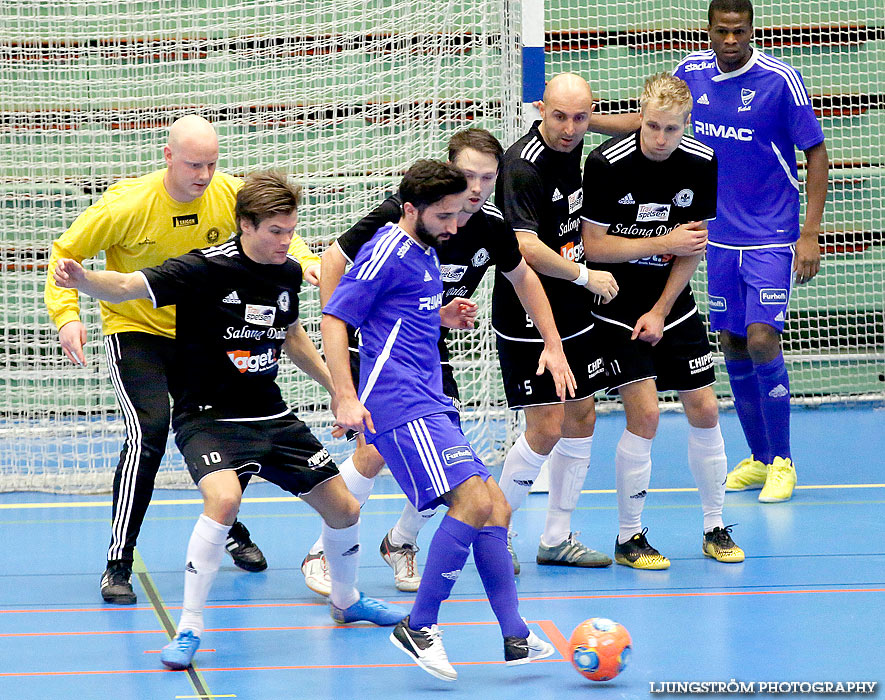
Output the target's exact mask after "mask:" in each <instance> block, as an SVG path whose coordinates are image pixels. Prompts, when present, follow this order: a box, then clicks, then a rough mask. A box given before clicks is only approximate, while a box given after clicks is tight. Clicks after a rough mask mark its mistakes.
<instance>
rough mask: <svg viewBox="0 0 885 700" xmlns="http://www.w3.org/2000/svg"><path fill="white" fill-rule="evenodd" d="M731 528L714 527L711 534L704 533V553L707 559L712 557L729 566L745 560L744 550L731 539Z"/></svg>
mask: <svg viewBox="0 0 885 700" xmlns="http://www.w3.org/2000/svg"><path fill="white" fill-rule="evenodd" d="M731 527H732V526H731V525H729V526H727V527H714V528H713V529H712V530H710V532H705V533H704V541H703V552H704V556H705V557H712V558H713V559H715V560H716V561H721V562H725V563H727V564H736V563H738V562H741V561H743V560H744V550H743V549H741V548H740V547H738V546H737V545H736V544H735V543H734V540H733V539H731Z"/></svg>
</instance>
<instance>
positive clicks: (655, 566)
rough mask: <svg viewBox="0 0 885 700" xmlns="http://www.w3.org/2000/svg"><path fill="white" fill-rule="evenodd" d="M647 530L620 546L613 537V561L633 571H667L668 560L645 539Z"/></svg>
mask: <svg viewBox="0 0 885 700" xmlns="http://www.w3.org/2000/svg"><path fill="white" fill-rule="evenodd" d="M646 532H648V528H647V527H646V528H643V529H642V532H637V533H636V534H635V535H633V537H631V538H630V539H629V540H627V541H626V542H624V544H620V543H619V542H618V538H617V537H615V561H616V562H618V564H623V565H624V566H632V567H633V568H634V569H648V570H652V571H656V570H660V569H669V568H670V560H669V559H667V557H665V556H664V555H662V554H661V553H660V552H659V551H658V550H656V549H655V548H654V547H652V546H651V545H650V544H649V543H648V540H647V539H645V533H646Z"/></svg>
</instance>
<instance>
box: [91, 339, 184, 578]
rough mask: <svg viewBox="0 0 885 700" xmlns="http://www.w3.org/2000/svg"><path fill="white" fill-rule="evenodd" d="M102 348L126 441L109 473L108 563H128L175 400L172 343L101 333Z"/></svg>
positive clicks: (164, 445) (151, 489) (131, 556)
mask: <svg viewBox="0 0 885 700" xmlns="http://www.w3.org/2000/svg"><path fill="white" fill-rule="evenodd" d="M105 351H106V352H107V361H108V370H109V372H110V375H111V382H112V383H113V385H114V393H115V394H116V395H117V401H118V402H119V405H120V410H121V412H122V415H123V419H124V421H125V423H126V442H125V443H124V445H123V450H122V451H121V452H120V462H119V464H117V471H116V473H115V474H114V500H113V506H112V508H113V510H112V524H111V544H110V547H109V548H108V561H113V560H122V561H125V562H129V563H131V562H132V558H133V550H134V549H135V541H136V539H137V538H138V533H139V531H140V530H141V524H142V522H143V521H144V516H145V513H146V512H147V507H148V505H149V504H150V502H151V495H152V494H153V491H154V479H156V476H157V470H158V469H159V468H160V462H161V461H162V460H163V455H164V454H165V452H166V439H167V437H168V435H169V421H170V417H171V416H170V402H169V397H170V395H171V396H172V397H173V399H174V398H175V396H176V393H177V391H178V387H179V386H180V383H179V381H178V380H177V378H176V374H175V373H176V368H175V362H174V355H175V341H174V340H173V339H171V338H165V337H163V336H158V335H152V334H150V333H136V332H127V333H115V334H113V335H108V336H105Z"/></svg>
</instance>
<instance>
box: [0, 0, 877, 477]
mask: <svg viewBox="0 0 885 700" xmlns="http://www.w3.org/2000/svg"><path fill="white" fill-rule="evenodd" d="M881 5H882V3H881V2H878V3H874V4H871V5H869V6H866V5H864V6H863V7H861V6H860V3H853V2H852V3H848V2H843V1H840V0H830V1H828V2H824V1H823V0H811V1H809V2H801V3H799V2H795V1H794V2H781V1H778V2H769V3H766V4H765V6H764V7H763V6H762V4H761V3H760V6H759V7H758V8H757V22H756V25H757V33H758V34H759V36H760V40H761V45H762V46H763V48H765V49H766V50H768V51H770V52H772V53H774V54H775V55H778V56H780V57H783V58H785V59H786V60H788V61H790V62H791V63H793V65H795V66H796V67H797V68H799V69H800V70H801V71H802V72H803V75H804V77H805V79H806V82H807V84H808V87H809V91H810V92H811V95H812V100H813V101H814V104H815V107H816V108H817V109H818V110H819V113H820V114H821V115H822V116H823V122H824V128H825V131H826V134H827V138H828V144H829V147H830V155H831V158H832V159H833V161H834V163H835V165H836V168H835V169H834V171H833V186H832V187H831V193H830V202H829V204H828V207H827V213H826V217H825V222H824V228H825V230H826V232H827V233H826V250H827V255H826V257H825V258H824V270H823V272H822V274H821V276H820V278H819V279H818V280H816V281H815V282H814V283H813V284H812V285H811V286H810V287H809V288H807V289H802V290H800V291H799V292H797V294H796V296H797V299H796V301H795V303H794V306H793V308H794V313H795V316H794V319H793V321H791V323H790V324H789V325H788V334H787V343H786V347H787V352H788V357H789V358H790V361H791V369H792V371H793V378H794V387H795V388H796V389H797V394H798V400H800V401H806V402H820V401H824V400H832V399H833V398H837V399H842V398H853V399H860V398H874V399H878V400H881V398H882V395H883V394H882V392H883V383H882V380H881V378H880V377H881V375H883V374H885V360H883V355H885V349H883V348H885V340H883V325H885V323H883V314H885V311H883V307H885V303H883V297H885V291H883V290H885V271H883V270H885V266H883V252H882V251H883V247H882V246H883V221H882V217H883V215H882V204H883V196H882V194H883V186H885V183H883V172H885V171H883V167H885V141H883V138H885V137H883V135H882V132H883V128H882V127H883V126H885V119H883V114H885V112H883V107H885V97H883V95H885V89H883V88H885V86H883V79H882V78H881V75H880V73H879V72H878V71H877V66H880V65H883V60H882V59H883V58H885V34H883V32H885V30H883V27H885V17H883V14H885V12H883V8H882V6H881ZM705 11H706V2H698V1H697V0H680V1H678V2H676V3H664V2H660V1H659V0H641V1H640V0H619V1H613V2H608V3H593V2H586V1H585V0H547V4H546V19H545V31H546V36H547V45H546V69H547V75H548V76H549V75H551V74H553V73H556V72H559V71H562V70H573V71H576V72H579V73H581V74H582V75H584V76H586V77H587V78H588V80H589V81H590V83H591V85H592V86H593V88H594V91H595V92H596V94H597V97H598V98H599V100H600V103H599V106H600V108H601V109H602V111H609V112H617V111H627V110H633V109H636V107H637V103H636V97H637V95H638V92H639V88H640V86H641V84H642V80H643V78H644V77H645V76H647V75H648V74H650V73H652V72H655V71H659V70H669V69H671V68H672V67H673V66H675V64H676V62H677V61H678V59H679V58H680V57H681V56H682V55H684V53H685V52H687V51H688V50H691V49H694V48H698V47H700V46H702V45H703V41H704V38H703V35H702V34H701V33H700V30H701V28H702V27H703V26H704V25H705V23H706V20H705ZM519 12H520V3H519V2H513V1H509V0H476V1H475V2H467V1H466V0H457V1H454V0H441V1H440V0H437V1H435V2H431V1H429V0H408V1H407V0H375V1H373V2H364V1H363V0H357V1H354V0H335V1H334V2H333V1H332V0H324V1H322V2H319V1H316V0H252V1H250V2H248V3H244V2H241V0H197V1H186V0H151V1H139V2H136V1H125V0H123V1H119V0H117V1H112V2H105V3H100V2H96V1H94V0H65V2H62V3H56V4H54V5H53V4H49V3H44V2H3V1H0V95H2V96H3V100H2V102H0V226H2V234H0V235H2V243H0V251H2V264H3V275H2V280H3V282H2V287H0V294H2V298H0V313H2V314H3V319H2V323H0V334H2V336H0V490H8V489H50V490H101V489H109V488H110V483H111V482H110V479H111V474H112V470H113V467H114V465H115V464H116V459H117V454H118V452H119V449H120V445H121V441H122V436H123V431H122V423H121V421H120V420H119V419H118V417H117V415H116V406H115V402H114V399H113V394H112V391H111V387H110V382H109V381H108V379H107V374H106V370H105V367H104V358H103V356H102V352H101V348H100V343H99V342H98V341H99V335H100V331H99V328H100V324H99V319H98V314H97V306H96V305H95V304H94V303H93V302H92V301H85V302H84V304H83V313H84V320H85V321H86V322H87V325H88V326H89V327H90V329H91V332H92V342H91V344H90V365H89V367H88V368H85V369H83V368H74V367H72V366H71V365H70V364H69V363H68V362H67V360H66V359H65V358H64V357H63V355H62V353H61V351H60V349H59V348H58V346H57V339H56V333H55V329H54V328H52V327H51V324H50V322H49V319H48V316H47V315H46V313H45V310H44V309H43V306H42V286H43V280H44V278H45V274H46V269H45V264H46V260H47V258H48V251H49V247H50V245H51V242H52V240H54V239H55V238H57V237H58V235H60V234H61V233H62V232H63V231H64V230H65V228H66V227H67V226H68V225H69V224H70V223H71V222H72V221H73V219H74V218H75V217H76V216H77V214H78V213H79V212H80V211H82V210H83V209H84V208H85V207H87V206H88V205H89V204H90V203H91V202H93V201H95V199H97V198H98V196H100V194H101V192H102V191H103V190H104V189H105V188H106V187H107V186H108V185H109V184H110V183H111V182H113V181H115V180H117V179H119V178H121V177H126V176H137V175H142V174H144V173H147V172H150V171H151V170H154V169H157V168H159V167H161V166H162V157H161V147H162V144H163V139H164V135H165V132H166V129H167V128H168V125H169V124H170V123H171V121H172V120H173V119H175V118H176V117H178V116H181V115H182V114H185V113H188V112H198V113H200V114H203V115H204V116H206V117H207V118H209V119H210V120H212V121H213V122H214V123H215V124H216V126H217V128H218V131H219V134H220V137H221V166H222V169H224V170H226V171H228V172H231V173H233V174H237V175H241V174H244V173H246V172H248V171H249V170H252V169H256V168H260V167H270V166H277V167H282V168H285V169H287V170H288V171H290V172H291V173H293V174H294V175H295V176H296V177H297V178H298V179H299V180H300V181H301V182H302V183H303V184H304V185H305V187H306V189H305V194H306V196H305V202H304V206H303V208H302V211H301V212H300V224H299V230H300V233H301V235H302V236H304V237H305V239H306V240H307V241H308V242H309V244H310V245H311V246H312V247H313V248H314V250H316V251H320V250H322V249H323V248H324V247H325V246H326V245H327V244H328V243H329V242H330V241H331V240H333V239H334V238H335V237H336V236H337V235H338V234H340V233H341V232H342V231H343V230H345V229H346V228H347V227H348V226H349V225H350V224H351V223H352V222H353V221H354V220H356V218H357V217H359V216H360V215H362V214H363V213H365V212H367V211H368V210H369V209H370V208H371V207H373V206H374V205H375V204H376V203H377V202H378V201H380V200H381V199H382V198H383V196H384V195H385V194H386V193H387V192H388V191H389V190H390V189H391V188H392V187H393V186H394V185H395V183H396V182H397V181H398V179H399V176H400V174H401V172H402V171H403V170H404V169H405V168H406V167H407V166H408V165H409V164H410V163H411V162H412V161H414V160H415V159H416V158H418V157H425V156H429V155H434V156H438V157H442V156H443V155H444V150H443V146H444V143H445V141H446V139H447V138H448V136H449V135H450V134H451V133H452V132H453V131H455V130H458V129H461V128H464V127H466V126H470V125H476V126H482V127H485V128H488V129H490V130H491V131H492V132H493V133H495V134H496V135H497V136H498V137H499V138H500V139H501V141H502V142H503V143H504V144H505V145H507V144H509V143H510V142H512V141H513V140H514V139H515V138H516V137H517V136H518V135H519V133H520V130H521V126H520V123H519V115H518V109H519V104H520V102H521V99H520V79H519V75H520V73H519V64H518V61H519V46H518V36H517V32H516V28H517V27H518V26H519V19H520V18H519ZM593 142H594V143H596V142H598V139H595V140H593ZM96 264H97V265H101V261H97V263H96ZM702 274H703V271H702V270H701V271H700V272H699V275H698V277H697V280H700V279H702ZM699 289H700V287H699ZM488 291H489V288H488V284H486V285H485V286H484V287H483V291H482V298H483V299H485V300H488ZM306 295H307V297H306V298H307V303H306V304H305V305H304V318H305V323H306V325H307V327H308V329H309V331H310V332H311V333H312V334H313V335H314V337H315V338H316V337H317V335H316V331H317V322H318V317H319V314H318V304H317V297H316V294H315V292H314V291H313V290H308V291H307V292H306ZM698 299H699V301H700V302H701V303H703V302H704V301H705V295H704V294H703V293H700V294H699V295H698ZM485 311H486V313H485V315H484V316H483V317H482V323H481V328H480V329H479V330H478V331H475V332H471V333H459V334H457V336H456V338H457V339H456V344H457V350H456V354H455V356H454V358H453V359H454V363H455V366H456V370H457V372H458V376H459V381H460V383H461V386H462V394H463V397H464V399H465V403H466V405H467V409H468V410H467V414H466V415H467V417H468V419H469V420H468V422H467V425H468V426H469V428H468V429H469V431H470V436H471V438H472V439H473V440H475V441H477V443H478V446H479V448H480V449H481V451H482V453H483V454H484V455H486V456H487V457H490V458H491V459H492V460H497V456H498V455H499V454H500V449H501V446H502V441H505V442H506V440H507V439H508V437H507V434H502V431H501V430H500V428H501V424H502V423H505V422H506V421H501V420H500V419H501V418H502V417H503V416H505V415H506V414H507V412H506V410H505V409H503V407H502V396H501V390H500V380H499V378H498V373H497V367H496V361H495V350H494V341H493V338H492V335H491V333H490V331H489V327H488V315H487V307H486V308H485ZM281 376H282V377H283V383H284V385H285V391H286V395H287V397H288V398H289V400H290V402H291V403H292V405H293V406H295V407H298V409H299V411H300V413H301V415H302V417H304V418H305V419H306V420H307V421H308V422H309V423H310V424H311V425H312V426H314V427H317V428H318V433H319V434H320V435H325V431H326V429H327V428H328V424H329V419H330V416H329V413H328V411H327V409H326V406H325V403H324V397H323V396H322V391H321V390H320V389H319V388H318V387H316V386H315V385H313V384H312V383H311V382H310V381H307V380H304V379H301V378H299V377H298V375H297V374H296V372H295V371H294V369H292V368H291V366H287V365H284V368H283V369H282V372H281ZM722 376H724V375H722ZM717 390H718V391H719V393H720V395H721V396H723V397H726V396H727V394H728V390H727V384H726V383H725V382H722V381H720V383H719V384H718V385H717ZM332 446H333V445H332V444H331V443H330V447H332ZM334 447H335V454H336V457H341V456H342V455H343V454H345V453H346V452H347V451H348V449H349V446H343V445H342V444H341V443H338V444H337V445H335V446H334ZM188 482H189V479H188V477H187V476H186V474H184V473H183V472H182V469H181V463H180V458H178V457H177V455H176V453H175V451H174V448H172V449H170V451H169V453H168V459H167V460H166V463H165V464H164V467H163V469H162V470H161V475H160V478H159V483H160V484H162V485H175V484H188Z"/></svg>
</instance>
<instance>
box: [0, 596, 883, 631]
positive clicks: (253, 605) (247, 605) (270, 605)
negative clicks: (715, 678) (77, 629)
mask: <svg viewBox="0 0 885 700" xmlns="http://www.w3.org/2000/svg"><path fill="white" fill-rule="evenodd" d="M800 593H885V588H815V589H805V590H801V589H797V590H783V591H780V590H773V591H695V592H690V593H601V594H599V595H567V596H561V595H560V596H520V597H519V600H520V601H527V600H607V599H617V598H692V597H715V596H740V595H796V594H800ZM385 602H387V603H390V604H391V605H411V604H412V603H413V602H414V601H413V600H388V601H385ZM443 603H488V599H487V598H462V599H457V600H453V599H449V600H445V601H443ZM326 605H327V603H238V604H235V605H233V604H232V605H207V606H206V610H224V609H245V608H293V607H294V608H298V607H325V606H326ZM166 609H167V610H181V606H171V605H170V606H167V608H166ZM134 611H153V608H142V607H132V608H130V607H125V608H121V607H115V608H110V607H108V608H58V609H49V610H43V609H39V608H33V609H27V610H0V615H2V614H31V613H47V612H51V613H68V612H134ZM336 626H346V625H336Z"/></svg>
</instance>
